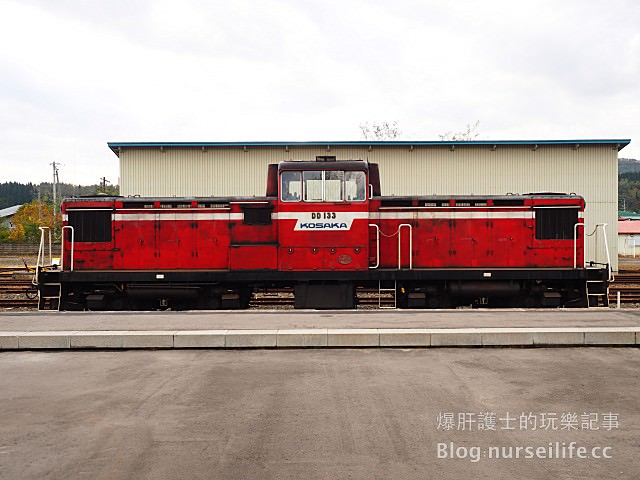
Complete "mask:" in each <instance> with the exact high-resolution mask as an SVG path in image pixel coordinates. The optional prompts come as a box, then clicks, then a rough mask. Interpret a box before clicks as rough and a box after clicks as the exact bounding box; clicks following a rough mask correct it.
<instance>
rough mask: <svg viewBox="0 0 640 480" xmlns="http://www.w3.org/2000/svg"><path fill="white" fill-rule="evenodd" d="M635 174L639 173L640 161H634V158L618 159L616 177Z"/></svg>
mask: <svg viewBox="0 0 640 480" xmlns="http://www.w3.org/2000/svg"><path fill="white" fill-rule="evenodd" d="M636 172H640V160H636V159H635V158H619V159H618V175H622V174H623V173H636Z"/></svg>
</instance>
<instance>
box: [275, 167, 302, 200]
mask: <svg viewBox="0 0 640 480" xmlns="http://www.w3.org/2000/svg"><path fill="white" fill-rule="evenodd" d="M280 198H282V201H283V202H299V201H300V199H301V198H302V175H301V172H282V175H280Z"/></svg>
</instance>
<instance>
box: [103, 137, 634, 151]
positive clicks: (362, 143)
mask: <svg viewBox="0 0 640 480" xmlns="http://www.w3.org/2000/svg"><path fill="white" fill-rule="evenodd" d="M629 143H631V140H630V139H628V138H627V139H601V140H595V139H576V140H461V141H421V140H353V141H337V142H328V141H322V142H109V143H107V145H108V146H109V148H110V149H111V150H113V152H114V153H115V154H116V155H118V149H119V148H127V147H134V148H150V147H198V148H200V147H327V146H331V147H368V146H387V147H391V146H414V147H419V146H446V147H449V146H452V145H453V146H458V145H576V144H578V145H617V146H618V150H622V149H623V148H624V147H626V146H627V145H629Z"/></svg>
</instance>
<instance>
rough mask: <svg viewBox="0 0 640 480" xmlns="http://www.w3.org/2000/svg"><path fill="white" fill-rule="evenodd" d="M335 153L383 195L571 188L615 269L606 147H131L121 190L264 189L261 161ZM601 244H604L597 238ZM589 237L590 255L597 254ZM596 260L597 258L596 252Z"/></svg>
mask: <svg viewBox="0 0 640 480" xmlns="http://www.w3.org/2000/svg"><path fill="white" fill-rule="evenodd" d="M317 155H335V156H336V157H337V158H338V159H341V160H354V159H363V160H369V161H371V162H376V163H378V164H379V165H380V174H381V179H382V193H383V194H384V195H408V194H427V195H428V194H445V195H446V194H462V195H466V194H476V195H482V194H505V193H529V192H549V191H553V192H567V193H569V192H573V193H577V194H580V195H582V196H584V197H585V199H586V201H587V210H586V212H585V222H586V228H587V230H588V231H589V232H590V231H592V230H593V228H594V226H595V224H596V223H607V224H608V227H607V228H608V241H609V247H610V249H611V252H612V257H613V258H612V263H613V265H614V267H615V269H616V270H617V246H618V243H617V203H618V162H617V158H618V152H617V149H615V148H613V147H612V146H611V145H583V146H580V147H579V148H577V149H576V148H574V147H573V146H572V145H540V146H539V148H537V149H535V150H534V149H533V148H532V147H531V146H515V145H514V146H504V145H498V146H497V148H496V149H495V150H494V149H492V148H491V146H483V145H473V146H472V145H469V146H466V145H465V146H458V147H456V148H455V149H454V150H451V149H449V148H448V147H445V146H435V147H434V146H422V147H415V148H413V149H410V148H409V147H407V146H384V147H374V148H372V149H371V150H369V149H367V148H351V147H331V149H330V150H329V151H328V150H327V149H326V148H319V147H291V148H289V149H288V151H287V149H285V148H284V147H251V148H248V149H247V150H246V151H245V150H243V149H242V148H240V147H238V148H229V147H225V148H205V149H202V148H178V147H167V148H164V149H162V150H161V149H160V148H157V147H144V148H142V147H129V148H123V149H122V150H121V153H120V184H121V186H120V188H121V192H122V194H123V195H141V196H167V197H170V196H178V197H179V196H209V195H213V196H227V195H235V196H237V195H264V192H265V188H266V173H267V165H268V164H270V163H278V162H280V161H283V160H313V159H315V157H316V156H317ZM599 249H600V250H602V242H600V248H599ZM595 256H596V255H595V245H594V242H590V245H589V250H588V258H589V259H595ZM599 258H600V259H601V260H602V259H603V253H602V251H601V252H600V255H599Z"/></svg>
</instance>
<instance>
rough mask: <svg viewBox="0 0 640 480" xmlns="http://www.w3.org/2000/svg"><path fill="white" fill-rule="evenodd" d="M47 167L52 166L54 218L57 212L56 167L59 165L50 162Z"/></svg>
mask: <svg viewBox="0 0 640 480" xmlns="http://www.w3.org/2000/svg"><path fill="white" fill-rule="evenodd" d="M49 165H53V216H54V217H55V216H56V213H57V212H58V195H57V186H58V182H59V179H58V166H59V165H60V164H59V163H56V162H52V163H50V164H49Z"/></svg>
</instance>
